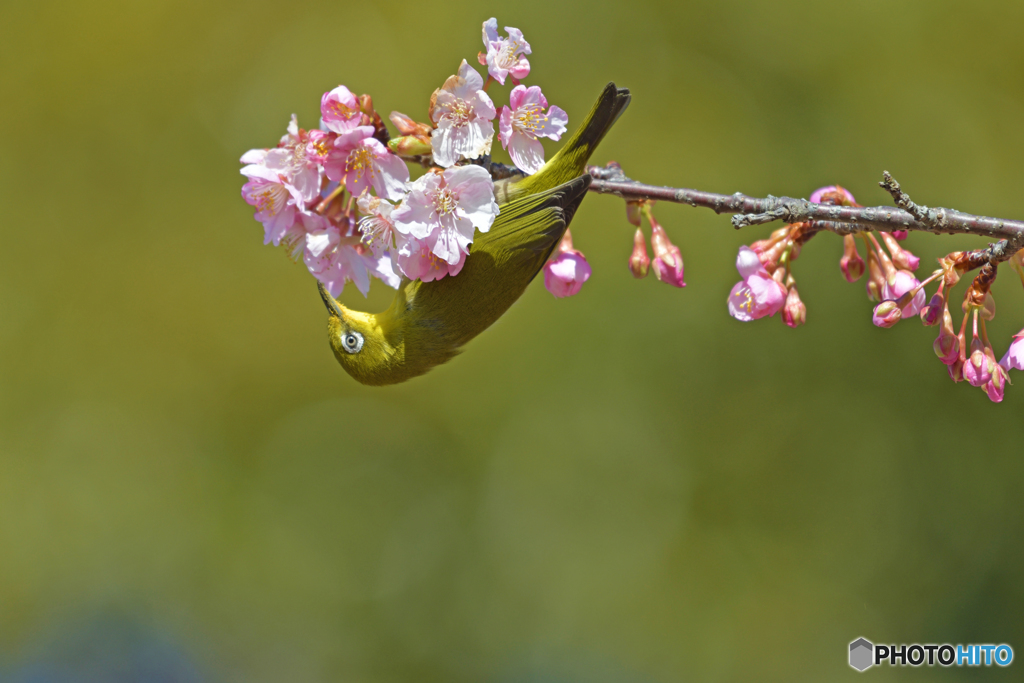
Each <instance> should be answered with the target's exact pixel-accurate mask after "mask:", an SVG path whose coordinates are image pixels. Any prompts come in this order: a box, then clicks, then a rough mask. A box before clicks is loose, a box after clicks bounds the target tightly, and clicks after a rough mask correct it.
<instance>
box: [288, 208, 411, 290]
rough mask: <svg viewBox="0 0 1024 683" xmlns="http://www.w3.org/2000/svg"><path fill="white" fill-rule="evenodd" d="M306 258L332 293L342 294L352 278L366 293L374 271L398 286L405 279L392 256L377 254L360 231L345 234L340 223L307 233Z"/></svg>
mask: <svg viewBox="0 0 1024 683" xmlns="http://www.w3.org/2000/svg"><path fill="white" fill-rule="evenodd" d="M346 233H347V231H346ZM303 259H304V261H305V263H306V267H307V268H308V269H309V272H310V273H312V274H313V275H314V276H315V277H316V279H317V280H319V281H320V282H322V283H324V286H325V287H327V290H328V291H329V292H330V293H331V296H339V295H340V294H341V292H342V290H343V289H344V288H345V283H346V282H352V283H353V284H354V285H355V286H356V289H358V290H359V291H360V292H361V293H362V294H363V296H366V294H367V292H368V291H369V290H370V274H371V273H372V274H373V275H374V276H376V277H378V278H380V279H381V280H383V281H384V282H386V283H387V284H388V285H389V286H391V287H397V286H398V284H399V282H400V279H401V278H399V277H398V276H397V274H396V273H395V272H394V271H393V270H392V267H391V259H390V258H389V257H388V256H386V255H381V256H375V255H374V254H373V253H372V252H371V251H370V250H369V249H367V248H366V247H364V246H363V245H362V244H360V242H359V237H358V236H357V235H350V234H342V230H341V229H340V228H339V226H338V225H337V224H335V223H333V222H330V221H327V222H326V224H325V225H324V226H323V227H322V228H321V229H319V230H313V231H310V232H309V233H308V234H307V235H306V249H305V253H304V255H303Z"/></svg>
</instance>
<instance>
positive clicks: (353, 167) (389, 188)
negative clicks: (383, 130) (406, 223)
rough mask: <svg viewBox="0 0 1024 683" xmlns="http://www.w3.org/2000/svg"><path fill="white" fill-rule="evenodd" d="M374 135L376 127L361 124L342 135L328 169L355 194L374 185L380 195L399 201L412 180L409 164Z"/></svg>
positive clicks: (328, 158)
mask: <svg viewBox="0 0 1024 683" xmlns="http://www.w3.org/2000/svg"><path fill="white" fill-rule="evenodd" d="M371 135H373V126H358V127H356V128H353V129H352V130H350V131H348V132H346V133H343V134H340V135H338V137H337V139H335V141H334V149H333V150H331V152H330V153H329V154H328V155H327V161H326V162H325V163H324V171H325V172H326V174H327V177H328V178H329V179H331V180H336V181H339V182H343V183H344V184H345V187H346V189H347V190H348V191H349V192H350V193H352V195H354V196H359V195H360V194H362V193H363V190H365V189H367V188H369V187H372V188H373V189H374V191H375V192H376V193H377V195H378V196H380V197H385V198H387V199H391V200H398V199H401V198H402V195H404V194H405V185H406V183H407V182H409V167H408V166H406V165H405V162H404V161H402V160H401V159H400V158H398V157H397V156H395V155H394V154H392V153H391V152H390V151H388V148H387V147H385V146H384V145H382V144H381V143H380V141H379V140H377V139H376V138H373V137H370V136H371Z"/></svg>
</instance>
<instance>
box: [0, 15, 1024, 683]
mask: <svg viewBox="0 0 1024 683" xmlns="http://www.w3.org/2000/svg"><path fill="white" fill-rule="evenodd" d="M0 12H2V21H0V56H2V57H0V59H2V63H3V66H4V68H3V69H2V70H0V116H2V121H3V124H4V125H3V127H2V130H0V159H2V161H3V163H2V164H0V200H2V206H3V207H4V216H3V219H2V221H3V226H4V231H3V234H4V240H3V247H2V248H0V679H6V680H11V681H28V680H33V681H35V680H47V681H51V680H53V681H58V680H59V681H79V680H82V681H85V680H89V681H92V680H118V681H121V680H124V681H128V680H132V681H134V680H139V681H149V680H162V681H163V680H175V681H177V680H188V681H191V680H197V681H198V680H202V681H247V682H248V681H253V682H263V681H268V682H269V681H368V682H370V681H372V682H376V681H381V682H384V681H395V682H398V681H438V682H441V681H444V682H453V683H455V682H461V681H467V682H468V681H494V682H500V683H504V682H511V681H537V682H540V681H545V682H547V681H550V682H566V683H570V682H577V681H598V682H606V681H607V682H609V683H610V682H613V681H614V682H616V683H619V682H625V681H643V682H659V683H660V682H669V681H751V680H758V681H776V680H777V681H822V680H841V679H845V678H849V677H853V676H855V675H857V674H856V672H854V671H853V670H852V669H850V668H849V667H848V666H847V663H846V657H847V644H848V643H849V642H850V641H851V640H853V639H855V638H857V637H858V636H864V637H867V638H868V639H869V640H872V641H874V642H876V643H878V642H883V643H912V642H922V643H927V642H938V643H943V642H952V643H958V642H960V643H969V642H974V643H987V642H993V643H1003V642H1005V643H1009V644H1011V645H1013V646H1015V647H1017V650H1018V652H1024V625H1022V622H1021V620H1020V615H1021V613H1022V609H1024V587H1022V586H1024V582H1022V581H1021V579H1022V578H1024V576H1022V574H1024V551H1022V546H1021V538H1022V533H1024V523H1022V518H1021V504H1020V501H1021V498H1022V493H1024V462H1022V459H1021V457H1020V456H1021V454H1022V452H1024V449H1022V448H1021V445H1022V443H1024V420H1022V419H1021V408H1022V406H1024V393H1022V392H1024V389H1022V388H1021V387H1020V386H1019V385H1020V384H1022V382H1019V381H1018V386H1016V387H1012V388H1010V390H1008V391H1007V397H1006V401H1005V402H1004V403H1003V404H1001V405H994V404H991V403H989V401H988V400H987V398H986V397H985V396H984V395H983V394H982V392H981V391H979V390H976V389H973V388H970V387H967V386H966V385H960V386H955V385H954V384H953V383H952V382H950V381H949V379H948V378H947V376H946V371H945V368H944V367H943V366H942V365H941V364H940V363H939V362H938V361H937V360H936V358H935V357H934V355H933V353H932V351H931V341H932V338H933V337H934V330H930V329H924V328H922V327H921V326H920V325H918V324H916V323H905V324H903V325H900V326H898V327H896V328H895V329H891V330H880V329H877V328H875V327H873V326H872V325H871V322H870V310H871V309H870V305H869V303H868V302H867V300H866V298H865V295H864V289H863V286H862V284H860V283H858V284H856V285H849V284H847V283H846V282H845V281H844V280H843V279H842V276H841V274H840V272H839V269H838V266H837V264H838V259H839V257H840V255H841V252H842V248H841V241H840V240H839V239H838V238H835V237H833V236H829V235H823V236H821V237H819V238H818V239H815V240H814V241H813V242H811V243H810V244H809V245H808V246H807V247H806V248H805V249H804V251H803V256H802V258H801V259H800V261H798V262H797V264H796V274H797V277H798V279H799V282H800V291H801V293H802V295H803V297H804V299H805V301H806V303H807V306H808V310H809V313H808V324H807V325H806V326H805V327H803V328H800V329H798V330H795V331H794V330H790V329H788V328H786V327H785V326H784V325H783V324H782V323H781V321H780V320H779V319H778V318H775V319H772V320H764V321H760V322H758V323H752V324H742V323H738V322H736V321H734V320H733V319H731V318H730V317H729V316H728V314H727V312H726V307H725V299H726V295H727V293H728V291H729V288H730V287H731V286H732V284H733V282H734V281H735V280H736V279H737V275H736V271H735V269H734V268H733V261H734V258H735V253H736V249H737V247H738V245H740V244H742V243H748V242H751V241H753V240H754V239H758V238H759V237H762V236H764V235H765V234H767V232H768V230H767V229H762V230H760V231H744V232H742V233H740V232H736V231H734V230H732V228H731V227H730V224H729V221H728V218H727V217H719V216H715V215H714V214H712V213H711V212H709V211H705V210H696V209H691V208H689V207H681V206H669V205H659V206H658V207H657V210H656V212H657V216H658V217H659V218H660V219H661V221H662V222H663V224H664V225H665V226H666V229H667V230H668V231H669V233H670V235H671V236H672V238H673V240H674V241H676V242H677V243H678V244H679V245H680V246H681V248H682V251H683V254H684V257H685V259H686V263H687V271H686V272H687V281H688V283H689V287H687V288H686V289H685V290H682V291H680V290H674V289H672V288H670V287H666V286H664V285H662V284H660V283H658V282H656V281H655V280H654V279H653V278H650V279H648V280H644V281H641V282H636V281H634V280H633V279H632V278H631V277H630V274H629V271H628V270H627V268H626V260H627V257H628V254H629V251H630V248H631V244H632V237H631V236H632V229H631V228H630V227H629V226H628V224H627V223H626V221H625V215H624V211H623V207H622V204H621V202H619V201H618V200H615V199H613V198H609V197H599V196H592V197H589V198H588V199H587V201H586V202H585V203H584V205H583V208H582V209H581V211H580V213H579V214H578V215H577V217H576V219H575V222H574V223H573V232H574V235H575V237H576V245H577V247H578V248H580V249H581V250H582V251H584V252H585V253H586V255H587V257H588V258H589V260H590V262H591V264H592V266H593V270H594V275H593V277H592V278H591V280H590V282H588V283H587V284H586V286H585V287H584V289H583V292H582V293H581V294H580V295H579V296H576V297H574V298H571V299H566V300H555V299H553V298H552V297H551V296H550V295H549V294H548V293H547V292H546V291H545V290H544V289H543V287H542V286H541V285H540V283H539V282H537V283H535V284H534V285H533V286H532V287H531V288H530V290H529V291H528V292H527V294H526V295H525V296H524V297H523V299H522V300H521V301H520V302H519V303H518V304H517V305H516V306H514V307H513V308H512V310H510V311H509V313H508V314H507V315H505V317H504V318H503V319H502V320H501V321H500V322H499V323H498V324H496V325H495V326H494V327H493V328H492V329H491V330H489V331H488V332H486V333H485V334H483V335H482V336H481V337H479V338H478V339H477V340H475V341H474V342H473V343H471V344H470V345H469V346H468V348H467V350H466V352H465V353H464V354H463V355H462V356H460V357H459V358H457V359H456V360H454V361H453V362H451V363H450V364H448V365H446V366H443V367H441V368H439V369H437V370H435V371H433V372H432V373H430V374H429V375H427V376H425V377H423V378H419V379H416V380H413V381H410V382H408V383H406V384H403V385H400V386H396V387H390V388H384V389H371V388H367V387H363V386H360V385H358V384H356V383H355V382H354V381H353V380H351V379H350V378H349V377H348V376H347V375H346V374H345V373H344V372H343V371H342V370H341V368H340V367H339V366H338V365H337V363H336V362H335V360H334V358H333V357H332V354H331V352H330V349H329V348H328V344H327V340H326V339H325V333H324V325H325V312H324V308H323V304H322V302H321V301H320V298H319V297H318V296H317V293H316V288H315V287H314V280H313V278H312V277H311V276H310V275H309V274H308V272H306V270H305V269H304V268H303V267H302V266H297V265H294V264H291V263H290V262H289V261H288V260H287V259H286V258H285V256H284V255H283V254H282V253H281V250H278V249H273V248H270V247H265V246H263V245H262V228H261V227H260V225H259V224H258V223H256V222H255V221H254V220H253V218H252V209H251V207H248V206H247V205H245V204H244V202H243V201H242V199H241V197H240V196H239V190H240V188H241V185H242V183H243V178H242V176H240V175H239V174H238V169H239V164H238V157H239V156H240V155H241V154H242V153H243V152H244V151H245V150H247V149H249V148H251V147H267V146H272V145H273V144H275V142H276V141H277V139H278V138H279V137H280V135H281V134H282V133H283V132H284V127H285V124H286V123H287V120H288V117H289V116H290V115H291V113H292V112H295V113H297V114H298V116H299V121H300V124H302V125H305V126H313V125H315V123H316V121H317V118H318V112H319V98H320V95H321V93H323V92H324V91H326V90H329V89H331V88H333V87H334V86H336V85H338V84H339V83H344V84H346V85H348V86H349V87H351V88H352V89H353V90H356V91H357V92H370V93H372V94H373V96H374V100H375V103H376V104H377V107H378V109H379V110H381V111H383V112H385V113H386V112H388V111H390V110H392V109H398V110H401V111H404V112H406V113H409V114H412V115H414V116H416V117H419V118H422V117H423V116H424V114H425V111H426V106H427V99H428V97H429V95H430V92H431V91H432V90H433V89H434V88H435V87H437V86H439V85H440V84H441V83H442V82H443V81H444V79H445V78H446V77H447V76H448V75H449V74H451V73H453V72H454V70H455V69H456V67H457V66H458V63H459V61H460V60H461V59H463V58H466V59H469V60H470V61H473V58H474V56H475V54H476V53H477V51H478V50H479V49H481V47H482V45H481V43H480V25H481V22H482V21H483V20H485V19H487V18H488V17H490V16H497V18H498V21H499V25H501V26H504V25H506V24H507V25H512V26H518V27H520V28H522V30H523V31H524V32H525V35H526V38H527V39H528V40H529V41H530V43H531V44H532V46H533V55H532V56H531V63H532V64H533V72H532V73H531V76H530V79H529V82H530V83H531V84H539V85H541V86H543V88H544V90H545V93H546V94H547V95H548V97H549V98H550V100H551V101H552V103H555V104H558V105H559V106H561V107H563V108H564V109H566V110H567V111H568V112H569V116H570V127H574V126H575V124H576V123H578V122H579V121H580V119H581V118H582V116H583V115H584V114H585V113H586V112H587V111H588V109H589V107H590V105H591V103H592V101H593V99H594V98H595V97H596V95H597V94H598V92H599V91H600V88H601V87H602V86H603V85H604V84H605V83H606V82H607V81H609V80H614V81H615V82H616V83H618V84H619V85H622V86H627V87H629V88H631V89H632V91H633V95H634V97H633V104H632V106H631V107H630V109H629V111H628V112H627V113H626V115H625V116H624V117H623V118H622V119H621V120H620V122H619V124H618V125H617V127H616V128H615V129H614V131H613V132H612V133H611V134H610V135H609V136H608V138H607V139H606V141H605V142H604V143H603V145H602V148H601V149H600V151H599V152H598V154H597V159H596V160H597V161H599V162H602V163H603V162H605V161H608V160H610V159H615V160H617V161H619V162H621V163H622V164H623V166H624V167H625V169H626V171H627V173H629V174H630V175H632V176H634V177H636V178H639V179H643V180H645V181H647V182H652V183H664V184H673V185H677V186H684V187H697V188H700V189H705V190H711V191H719V192H734V191H737V190H740V191H743V192H746V193H748V194H752V195H757V196H763V195H765V194H768V193H772V194H776V195H783V194H785V195H791V196H807V195H808V194H809V193H810V192H811V191H812V190H814V189H815V188H817V187H819V186H821V185H826V184H832V183H840V184H842V185H844V186H846V187H848V188H849V189H850V190H851V191H853V192H854V194H855V195H856V196H857V198H858V199H859V200H860V201H861V202H862V203H865V204H873V205H877V204H886V203H889V199H888V197H887V195H885V194H884V193H883V192H882V191H881V190H880V189H879V188H878V187H877V185H876V183H877V181H878V180H879V179H880V176H881V172H882V170H883V169H888V170H890V171H892V172H893V173H894V174H895V176H896V177H897V178H898V179H899V180H900V181H901V182H902V183H903V184H904V186H905V187H906V188H907V190H908V191H909V192H910V193H911V194H912V196H914V197H915V198H916V199H917V200H918V201H920V202H923V203H926V204H937V205H944V206H953V207H956V208H959V209H962V210H965V211H972V212H977V213H984V214H988V215H998V216H1010V217H1020V204H1019V202H1020V189H1019V188H1020V186H1021V183H1022V181H1024V170H1022V167H1021V163H1020V160H1021V159H1022V158H1024V128H1022V127H1021V121H1022V120H1024V87H1022V86H1024V77H1022V74H1024V44H1022V43H1021V41H1020V36H1019V33H1020V26H1021V25H1022V22H1024V4H1022V3H1020V2H1012V1H1007V2H993V3H980V4H975V5H972V6H971V8H970V10H967V9H966V5H964V4H963V3H959V2H952V1H936V0H927V1H925V0H920V1H917V2H896V3H893V2H881V1H866V2H858V3H814V2H806V1H800V0H789V1H787V0H774V1H772V2H735V1H733V2H723V1H715V2H713V1H710V0H708V1H706V2H650V1H646V0H634V1H632V2H616V3H609V2H605V3H593V4H588V5H586V7H585V9H584V8H583V7H582V6H581V5H578V4H575V3H574V4H572V5H570V4H566V5H559V4H555V3H551V2H535V1H529V2H523V3H516V4H514V5H511V6H508V5H502V4H492V5H487V4H486V3H480V2H444V3H438V4H433V5H432V4H424V3H389V4H386V5H385V4H381V3H361V4H358V5H356V4H351V3H337V2H333V3H328V2H291V3H272V2H265V1H263V0H248V1H246V2H195V1H192V2H188V1H179V0H163V1H159V0H158V1H154V2H148V3H138V2H128V1H122V2H103V1H98V2H96V1H94V2H89V3H84V2H77V3H74V2H66V3H54V2H36V3H27V2H4V3H3V4H2V5H0ZM507 90H508V88H507V87H506V88H504V89H502V88H499V89H498V90H497V91H492V93H493V95H494V97H495V100H496V101H497V102H499V103H501V102H502V101H503V100H505V98H507ZM553 148H554V147H550V148H549V149H553ZM907 244H908V246H909V248H910V249H912V250H913V251H914V252H916V253H917V254H918V255H920V256H921V257H922V263H923V264H927V263H933V262H934V261H933V259H934V258H936V257H938V256H941V255H942V254H944V253H946V252H948V251H950V250H953V249H955V248H964V247H974V246H981V245H982V244H983V242H980V241H978V240H971V239H968V238H951V237H931V236H927V235H912V236H911V237H910V240H909V242H908V243H907ZM957 291H958V292H959V291H962V290H957ZM389 296H390V294H389V291H388V290H386V289H385V288H383V287H382V286H380V285H379V283H377V284H375V291H373V292H371V295H370V300H369V303H368V304H364V302H363V301H362V298H361V297H360V296H359V294H358V293H357V292H356V291H355V290H354V289H353V288H350V289H349V290H348V291H346V293H345V295H344V298H343V301H345V302H346V303H348V304H350V305H357V306H358V307H360V308H363V307H367V306H368V307H369V308H370V309H371V310H380V309H382V308H383V307H384V306H385V305H386V303H387V301H388V300H389ZM996 297H997V301H998V304H999V310H1000V315H999V316H998V317H997V319H996V320H995V322H994V324H993V325H992V327H991V329H992V330H993V332H994V340H998V341H996V344H997V350H998V351H999V353H1002V351H1003V350H1005V348H1006V345H1007V343H1008V342H1009V336H1010V334H1012V333H1013V332H1016V331H1017V330H1018V329H1019V328H1020V326H1021V325H1022V324H1024V294H1022V291H1021V288H1020V286H1019V284H1018V283H1017V281H1016V277H1015V276H1014V275H1013V274H1012V273H1011V272H1010V271H1009V270H1008V269H1007V270H1006V272H1004V273H1003V275H1002V277H1001V278H1000V281H999V283H998V284H997V286H996ZM1017 379H1020V375H1018V376H1017ZM1022 665H1024V664H1022V663H1021V662H1015V663H1014V665H1013V666H1012V667H1011V668H1010V669H1009V670H1005V671H1004V670H999V671H993V670H972V669H955V670H942V669H939V668H937V667H936V668H935V669H927V667H925V668H923V669H921V670H918V671H916V672H915V679H916V680H936V681H939V680H941V681H949V680H975V679H978V678H981V677H991V676H994V675H997V674H998V675H1000V676H1001V677H1003V678H1007V679H1008V678H1011V677H1012V676H1013V675H1014V670H1017V669H1020V667H1021V666H1022ZM41 672H42V673H41ZM111 672H114V673H111ZM867 675H870V676H872V677H873V678H874V679H876V680H886V681H888V680H896V679H897V678H898V677H899V678H902V677H905V676H906V675H907V674H906V672H905V671H904V670H898V669H887V668H882V669H876V670H873V671H872V672H871V673H870V674H867ZM33 676H35V677H33ZM45 676H50V678H46V677H45Z"/></svg>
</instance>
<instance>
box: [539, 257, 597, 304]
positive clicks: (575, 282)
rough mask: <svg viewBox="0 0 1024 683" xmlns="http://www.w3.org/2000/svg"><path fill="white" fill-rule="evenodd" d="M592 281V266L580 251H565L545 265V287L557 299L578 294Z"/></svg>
mask: <svg viewBox="0 0 1024 683" xmlns="http://www.w3.org/2000/svg"><path fill="white" fill-rule="evenodd" d="M588 279H590V264H589V263H587V259H585V258H584V257H583V254H581V253H580V252H578V251H563V252H561V253H559V254H558V255H557V256H555V258H553V259H551V260H550V261H548V262H547V263H545V264H544V287H545V288H546V289H547V290H548V291H549V292H551V294H552V296H554V297H555V298H557V299H561V298H562V297H566V296H572V295H574V294H578V293H579V291H580V288H581V287H582V286H583V283H584V282H586V281H587V280H588Z"/></svg>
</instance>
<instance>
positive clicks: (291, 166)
mask: <svg viewBox="0 0 1024 683" xmlns="http://www.w3.org/2000/svg"><path fill="white" fill-rule="evenodd" d="M308 142H309V134H308V133H307V132H306V131H304V130H301V129H300V128H299V125H298V121H297V120H296V118H295V115H294V114H293V115H292V118H291V121H290V122H289V124H288V131H287V133H285V135H284V136H283V137H282V138H281V142H280V143H279V144H278V146H277V147H275V148H274V149H251V150H249V151H248V152H246V153H245V154H243V155H242V158H241V159H240V161H241V162H242V163H243V164H245V166H244V167H243V168H242V170H241V173H242V175H244V176H245V177H246V178H248V179H249V180H248V181H247V182H246V183H245V184H244V185H243V186H242V197H243V198H244V199H245V201H246V202H247V203H248V204H251V205H252V206H255V207H256V216H255V217H256V220H258V221H259V222H260V223H263V229H264V243H265V244H270V243H273V244H274V245H275V246H277V245H278V244H279V243H280V242H281V239H282V238H283V237H284V236H285V234H286V233H287V232H288V231H289V230H290V229H291V228H292V226H293V225H294V224H295V218H296V215H298V214H299V213H302V212H304V211H306V205H307V204H308V203H309V202H311V201H313V200H314V199H316V197H317V195H318V194H319V193H320V179H321V173H322V171H321V168H320V166H319V164H318V163H317V160H316V159H315V158H313V157H310V156H309V155H308V154H307V147H308Z"/></svg>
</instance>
